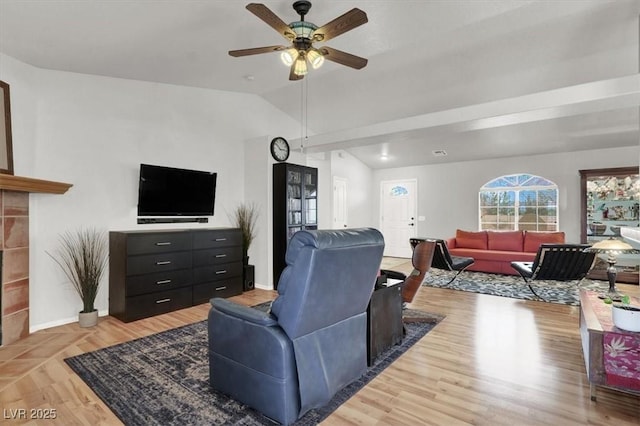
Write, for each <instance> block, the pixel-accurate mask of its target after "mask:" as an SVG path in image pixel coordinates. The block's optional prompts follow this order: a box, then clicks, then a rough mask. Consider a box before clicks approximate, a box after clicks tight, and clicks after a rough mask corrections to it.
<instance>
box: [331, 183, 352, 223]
mask: <svg viewBox="0 0 640 426" xmlns="http://www.w3.org/2000/svg"><path fill="white" fill-rule="evenodd" d="M347 212H348V208H347V180H346V179H345V178H341V177H337V176H334V177H333V229H341V228H346V227H347Z"/></svg>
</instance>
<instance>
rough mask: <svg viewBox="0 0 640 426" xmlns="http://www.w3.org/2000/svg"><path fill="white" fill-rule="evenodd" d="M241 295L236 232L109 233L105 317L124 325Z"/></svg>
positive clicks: (231, 230)
mask: <svg viewBox="0 0 640 426" xmlns="http://www.w3.org/2000/svg"><path fill="white" fill-rule="evenodd" d="M241 293H242V236H241V233H240V230H239V229H226V228H225V229H203V230H163V231H122V232H118V231H113V232H110V233H109V314H110V315H112V316H114V317H116V318H118V319H120V320H122V321H124V322H129V321H135V320H138V319H141V318H146V317H150V316H153V315H159V314H163V313H167V312H171V311H174V310H177V309H182V308H186V307H189V306H193V305H198V304H201V303H206V302H207V301H209V299H211V298H212V297H229V296H235V295H237V294H241Z"/></svg>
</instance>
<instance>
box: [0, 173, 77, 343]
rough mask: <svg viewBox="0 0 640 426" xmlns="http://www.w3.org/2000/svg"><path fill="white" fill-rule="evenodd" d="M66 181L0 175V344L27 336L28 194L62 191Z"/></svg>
mask: <svg viewBox="0 0 640 426" xmlns="http://www.w3.org/2000/svg"><path fill="white" fill-rule="evenodd" d="M70 187H71V185H70V184H65V183H60V182H51V181H44V180H40V179H32V178H24V177H18V176H12V175H0V251H2V256H1V257H0V259H1V261H2V264H1V265H0V266H1V268H0V271H2V274H1V281H2V282H1V284H2V291H1V293H0V301H1V308H2V311H1V325H2V329H1V330H2V334H1V335H0V336H1V337H2V340H1V341H0V344H1V345H7V344H9V343H12V342H14V341H16V340H18V339H21V338H23V337H26V336H27V335H29V197H30V193H38V192H40V193H49V194H64V193H65V192H66V191H67V190H68V189H69V188H70Z"/></svg>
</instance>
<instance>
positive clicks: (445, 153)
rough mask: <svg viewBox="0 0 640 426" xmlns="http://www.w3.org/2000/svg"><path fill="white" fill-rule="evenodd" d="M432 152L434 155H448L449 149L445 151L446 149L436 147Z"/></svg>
mask: <svg viewBox="0 0 640 426" xmlns="http://www.w3.org/2000/svg"><path fill="white" fill-rule="evenodd" d="M431 153H432V154H433V156H434V157H446V156H447V151H445V150H444V149H436V150H433V151H431Z"/></svg>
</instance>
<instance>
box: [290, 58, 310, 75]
mask: <svg viewBox="0 0 640 426" xmlns="http://www.w3.org/2000/svg"><path fill="white" fill-rule="evenodd" d="M307 72H308V70H307V61H305V59H304V56H302V55H298V59H296V63H295V65H294V68H293V73H294V74H295V75H305V74H307Z"/></svg>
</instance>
